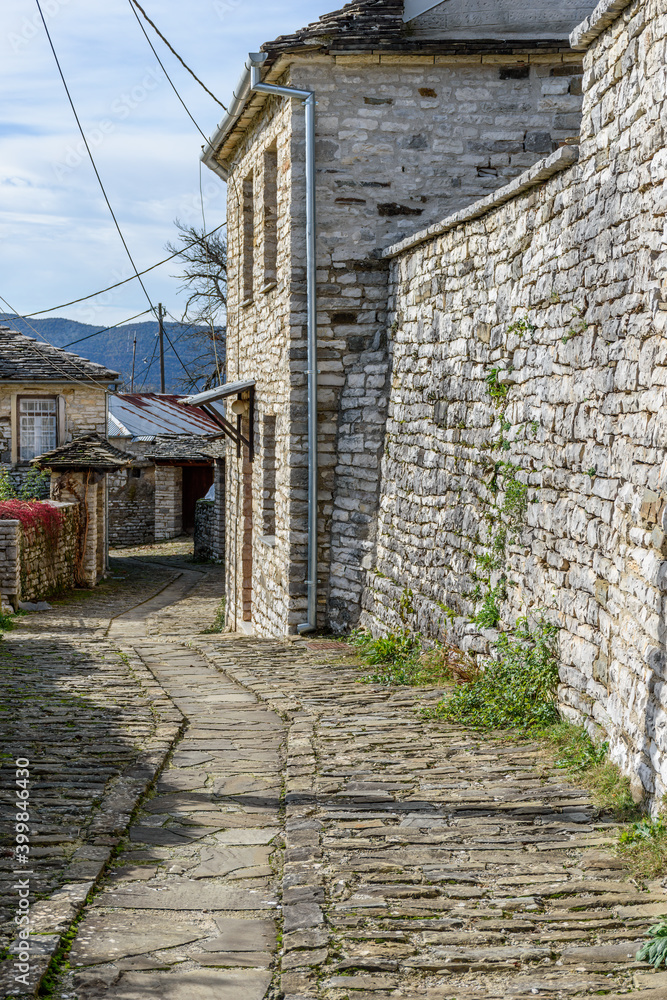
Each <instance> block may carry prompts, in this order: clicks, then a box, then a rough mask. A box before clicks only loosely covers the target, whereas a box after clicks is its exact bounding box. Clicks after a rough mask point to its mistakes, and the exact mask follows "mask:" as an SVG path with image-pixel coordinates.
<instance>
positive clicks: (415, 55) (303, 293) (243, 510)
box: [204, 0, 593, 634]
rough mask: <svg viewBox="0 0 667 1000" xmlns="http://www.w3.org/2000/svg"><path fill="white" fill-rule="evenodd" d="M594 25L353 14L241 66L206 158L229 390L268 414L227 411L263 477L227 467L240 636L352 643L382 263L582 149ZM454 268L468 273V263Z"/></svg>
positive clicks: (382, 315) (454, 13)
mask: <svg viewBox="0 0 667 1000" xmlns="http://www.w3.org/2000/svg"><path fill="white" fill-rule="evenodd" d="M592 7H593V3H592V2H590V0H551V2H546V0H532V2H529V3H527V4H523V5H520V4H515V3H511V2H509V0H501V2H495V3H487V2H483V0H446V2H441V3H428V2H425V0H406V2H405V3H404V2H403V0H355V2H353V3H349V4H347V5H346V6H345V7H344V8H343V9H342V10H339V11H337V12H334V13H332V14H329V15H326V16H324V17H323V18H321V19H320V20H319V21H317V22H316V23H314V24H312V25H310V26H308V27H307V28H305V29H303V30H301V31H299V32H297V33H295V34H293V35H288V36H282V37H280V38H278V39H276V40H275V41H274V42H271V43H268V44H266V45H264V46H263V51H262V53H261V54H258V55H257V56H256V57H254V58H251V61H250V62H249V63H248V64H247V67H246V70H245V72H244V74H243V76H242V78H241V81H240V83H239V86H238V88H237V90H236V92H235V95H234V100H233V103H232V105H231V110H230V113H229V115H228V116H227V117H226V118H225V120H224V121H223V122H222V123H221V125H220V127H219V129H218V131H217V133H216V135H215V136H214V138H213V140H212V142H211V144H210V145H209V146H208V147H207V148H206V150H205V152H204V162H205V163H206V164H207V165H208V166H209V167H211V169H213V170H215V171H216V172H217V173H219V174H220V175H221V176H222V177H223V178H224V179H225V180H227V182H228V192H229V194H228V198H229V200H228V233H229V261H230V269H229V290H228V295H229V297H228V332H227V370H228V378H229V379H231V380H233V381H234V382H238V383H239V384H241V385H243V384H244V383H247V384H252V386H253V391H254V400H255V401H254V404H253V403H252V401H251V399H250V394H249V392H246V393H245V394H244V393H241V394H240V398H239V399H238V400H237V402H236V404H234V406H235V409H234V411H233V412H234V413H235V414H236V418H237V426H238V430H239V433H241V432H243V433H244V434H245V436H246V438H247V439H248V436H249V428H250V424H251V422H252V423H253V425H254V427H255V428H256V434H255V438H254V445H255V455H254V456H251V454H250V449H249V448H248V447H246V446H244V447H243V448H238V447H237V449H236V452H234V449H233V448H231V449H230V450H229V452H228V461H227V490H226V493H227V527H226V536H227V560H226V562H227V611H228V624H230V625H231V626H233V627H236V628H240V627H243V628H245V629H253V630H256V631H258V632H260V633H264V634H284V633H290V632H294V631H295V630H296V629H297V628H298V627H300V626H301V627H302V628H303V630H306V629H309V628H312V627H314V626H315V625H316V624H317V625H319V626H330V627H333V628H334V629H337V630H342V629H343V628H345V627H348V626H350V625H353V624H355V623H356V622H357V621H358V618H359V614H360V610H361V596H362V590H363V587H364V572H365V569H364V567H366V568H369V567H370V566H371V565H372V560H373V558H374V556H373V553H374V539H375V527H376V520H377V518H376V509H377V505H378V495H379V486H380V480H379V475H380V463H381V459H382V455H383V452H384V449H385V421H386V414H387V401H388V392H389V386H390V368H389V361H390V357H389V350H388V332H389V333H390V332H391V330H390V328H389V324H388V322H387V300H388V284H387V282H388V271H389V265H388V261H387V260H386V259H385V258H383V256H382V251H383V249H384V248H385V247H387V246H388V245H390V244H393V243H396V242H398V241H400V240H402V239H403V238H405V237H406V236H409V235H410V234H412V233H414V232H416V231H417V230H418V229H421V228H424V227H427V226H429V225H431V224H435V223H437V222H438V221H439V220H440V219H442V218H443V216H444V215H447V214H448V213H452V212H456V211H458V210H460V209H462V208H464V207H465V206H466V205H469V204H470V203H471V202H473V201H475V200H476V199H479V198H480V197H482V196H484V195H486V194H487V193H488V192H490V191H493V190H494V189H496V188H498V187H500V186H502V185H504V184H506V183H507V182H508V181H511V180H512V179H513V178H515V177H517V176H518V175H519V174H521V173H522V172H523V171H525V170H526V168H528V167H530V166H531V165H532V164H534V163H535V162H536V161H538V160H539V159H540V158H541V157H543V156H544V155H545V154H550V153H552V152H553V151H554V150H555V149H557V148H559V147H560V146H561V145H563V144H567V143H568V142H570V141H575V140H576V136H577V135H578V130H579V123H580V118H581V101H582V97H581V92H582V55H581V53H579V52H573V51H572V49H571V47H570V44H569V40H568V36H569V32H570V31H571V30H572V29H573V28H574V27H575V25H576V24H577V23H578V22H579V21H580V20H581V19H582V18H583V17H585V16H586V15H587V14H589V13H590V11H591V10H592ZM276 85H280V86H282V87H290V88H298V90H299V91H302V92H303V93H302V94H301V98H300V99H292V98H290V96H289V94H286V93H285V92H282V93H276V92H275V90H274V91H273V92H270V88H271V87H272V86H273V87H275V86H276ZM306 92H310V93H314V95H315V100H316V102H317V108H316V115H315V126H314V143H313V144H312V145H310V144H309V142H308V136H307V134H306V131H305V121H306V119H307V116H308V114H309V113H310V112H309V110H308V108H306V111H305V112H304V107H303V103H304V99H307V93H306ZM306 103H307V104H309V107H310V106H312V98H310V99H308V100H306ZM309 150H310V151H311V152H313V153H314V161H315V169H314V177H315V208H316V212H315V213H314V214H315V215H316V220H314V219H312V214H313V213H311V221H313V223H314V224H315V226H316V253H315V254H311V256H310V257H309V243H308V239H307V225H306V223H307V218H306V215H307V210H308V206H309V205H310V204H311V203H310V202H309V201H308V193H309V187H308V185H307V180H306V176H307V170H306V168H307V165H308V164H307V160H308V155H309ZM309 264H310V268H309ZM315 265H316V267H315ZM456 267H458V268H459V269H460V270H461V272H462V273H465V270H466V268H467V267H468V264H467V261H466V259H465V256H463V257H461V259H460V260H459V261H457V263H456ZM309 287H310V290H311V293H312V292H314V291H315V290H316V293H317V314H316V319H315V302H314V295H313V294H311V295H310V296H309V295H308V288H309ZM309 316H310V330H311V337H310V341H309V338H308V336H307V331H308V328H309V327H308V323H309V319H308V317H309ZM315 326H316V331H315ZM313 341H314V342H315V343H316V345H317V350H318V359H317V364H316V366H315V365H314V364H313V365H311V368H310V369H309V364H311V361H312V359H313V357H314V353H313V348H312V344H313ZM309 342H310V345H311V346H310V347H309V346H308V344H309ZM315 367H316V369H317V373H316V374H317V389H314V382H315V374H312V375H311V376H310V379H311V398H312V397H313V396H314V395H317V397H318V398H317V403H316V404H315V403H313V404H312V405H311V408H310V410H309V409H308V404H307V383H308V378H309V376H308V372H309V370H310V371H312V372H313V373H315ZM315 411H316V417H317V431H316V433H315V431H314V430H313V419H312V417H313V415H314V413H315ZM309 412H310V415H311V419H310V422H309V419H308V414H309ZM309 426H310V428H311V432H310V446H309V444H308V428H309ZM315 437H316V438H317V451H318V453H319V454H318V461H317V474H316V475H315V473H314V467H315V451H316V449H315V447H314V440H315ZM309 456H310V463H309ZM252 458H254V460H251V459H252ZM309 469H310V475H309ZM315 484H316V485H317V497H316V496H315V493H316V490H315ZM309 498H310V503H309ZM309 554H310V559H309ZM314 561H316V562H317V568H318V571H317V573H312V572H309V568H308V567H309V566H310V567H312V566H313V562H314ZM309 597H310V603H309Z"/></svg>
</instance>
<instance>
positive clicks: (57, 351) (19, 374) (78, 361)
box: [0, 326, 120, 388]
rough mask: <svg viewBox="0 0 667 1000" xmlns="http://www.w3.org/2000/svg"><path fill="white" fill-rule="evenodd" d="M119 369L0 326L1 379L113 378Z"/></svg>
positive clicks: (19, 380)
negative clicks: (115, 369)
mask: <svg viewBox="0 0 667 1000" xmlns="http://www.w3.org/2000/svg"><path fill="white" fill-rule="evenodd" d="M119 378H120V375H119V373H118V372H114V371H111V370H110V369H109V368H106V367H105V365H98V364H97V363H96V362H94V361H88V359H87V358H81V357H79V355H78V354H72V353H71V352H70V351H63V350H62V348H60V347H53V346H52V345H51V344H44V343H41V342H40V341H37V340H35V339H34V338H33V337H26V336H25V334H23V333H19V332H18V331H17V330H10V329H9V327H7V326H0V382H71V381H73V380H76V381H77V382H99V383H101V384H102V385H103V386H104V387H105V388H106V383H108V382H116V381H118V379H119Z"/></svg>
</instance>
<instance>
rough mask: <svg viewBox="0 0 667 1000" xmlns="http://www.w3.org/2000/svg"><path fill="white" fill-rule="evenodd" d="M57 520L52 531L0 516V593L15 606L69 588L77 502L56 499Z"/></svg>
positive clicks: (72, 582)
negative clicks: (20, 602) (57, 500)
mask: <svg viewBox="0 0 667 1000" xmlns="http://www.w3.org/2000/svg"><path fill="white" fill-rule="evenodd" d="M49 503H50V506H52V507H56V508H57V509H58V510H59V511H60V512H61V518H62V520H61V523H60V525H59V527H58V529H57V531H56V533H55V534H54V535H51V534H50V533H49V532H48V531H47V530H45V529H44V528H43V527H42V526H41V525H39V524H37V525H35V526H34V527H25V526H23V525H22V524H21V522H20V521H16V520H0V594H1V596H2V598H3V599H5V600H6V601H8V602H9V603H11V604H13V605H14V606H15V607H16V606H17V605H18V602H19V601H39V600H43V599H44V598H46V597H49V596H50V595H51V594H55V593H60V592H62V591H64V590H71V589H72V588H73V587H74V585H75V582H76V562H77V558H78V551H79V548H78V547H79V537H78V533H79V505H78V504H73V503H56V502H55V501H49Z"/></svg>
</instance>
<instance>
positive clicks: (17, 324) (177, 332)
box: [0, 314, 224, 393]
mask: <svg viewBox="0 0 667 1000" xmlns="http://www.w3.org/2000/svg"><path fill="white" fill-rule="evenodd" d="M0 322H2V324H3V325H5V326H8V327H10V328H11V329H12V330H18V331H19V333H24V334H26V336H28V337H34V338H35V339H36V340H39V339H40V336H41V337H43V338H44V340H46V341H48V343H49V344H53V346H54V347H64V348H66V349H67V350H68V351H72V352H73V353H74V354H78V355H80V356H81V357H82V358H88V360H89V361H97V362H98V363H99V364H104V365H107V367H109V368H111V369H112V370H113V371H117V372H120V373H121V376H122V379H123V386H122V388H123V389H124V390H125V391H126V392H129V390H130V382H131V377H132V348H133V343H134V336H135V334H136V337H137V358H136V365H135V377H134V388H135V391H136V392H140V391H141V392H159V391H160V358H159V351H158V346H157V345H158V324H157V322H155V321H154V322H150V323H130V324H128V325H127V326H119V327H116V329H115V330H108V331H106V332H104V333H98V331H100V330H104V329H105V328H104V327H103V326H90V325H89V324H88V323H78V322H77V321H76V320H73V319H31V320H24V319H21V318H19V317H18V316H13V315H8V314H4V315H3V314H0ZM164 326H165V333H166V336H165V341H164V372H165V383H166V385H165V388H166V391H167V392H177V393H178V392H187V391H195V390H196V389H201V388H204V387H205V385H204V383H205V377H204V376H203V375H202V376H201V377H199V378H196V376H197V375H198V374H199V373H200V372H204V371H208V372H214V371H215V364H214V363H210V362H208V358H207V354H208V349H207V344H206V341H205V340H204V339H203V338H200V337H197V336H196V334H197V333H200V334H203V333H204V332H205V328H204V327H192V326H188V325H187V324H183V323H165V325H164ZM90 334H98V335H97V336H92V337H91V336H90ZM38 335H39V336H38ZM193 335H194V336H193ZM84 338H86V339H84ZM167 338H168V339H167ZM73 341H80V343H73ZM169 341H171V343H172V344H173V346H174V348H175V350H176V351H177V352H178V355H179V356H180V358H181V361H182V362H183V365H185V367H186V368H187V369H189V370H190V372H191V373H192V374H193V376H195V384H194V388H193V382H192V380H191V379H189V378H188V375H187V374H186V372H185V371H184V370H183V365H182V364H181V362H180V361H179V360H178V358H177V357H176V353H175V351H174V349H173V348H172V347H171V346H170V344H169ZM218 351H219V363H220V367H221V369H222V370H224V346H223V349H222V351H220V347H218ZM220 354H221V355H222V356H220ZM202 357H203V358H204V360H203V361H202ZM214 381H215V380H214Z"/></svg>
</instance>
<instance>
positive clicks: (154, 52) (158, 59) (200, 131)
mask: <svg viewBox="0 0 667 1000" xmlns="http://www.w3.org/2000/svg"><path fill="white" fill-rule="evenodd" d="M128 3H129V5H130V9H131V11H132V13H133V14H134V16H135V17H136V19H137V24H138V25H139V27H140V28H141V30H142V32H143V35H144V38H145V39H146V41H147V42H148V44H149V45H150V47H151V51H152V52H153V55H154V56H155V58H156V59H157V61H158V63H159V64H160V68H161V70H162V72H163V73H164V75H165V76H166V78H167V80H168V81H169V85H170V86H171V89H172V90H173V92H174V93H175V94H176V97H177V98H178V99H179V101H180V102H181V104H182V105H183V108H184V109H185V113H186V115H187V116H188V118H189V119H190V121H191V122H192V124H193V125H194V127H195V128H196V129H197V131H198V132H199V134H200V136H201V137H202V139H203V140H204V141H205V142H208V141H209V139H208V138H207V136H205V135H204V133H203V132H202V130H201V129H200V127H199V125H198V124H197V122H196V121H195V119H194V117H193V116H192V114H191V113H190V109H189V108H188V106H187V105H186V103H185V101H184V100H183V98H182V97H181V95H180V94H179V92H178V91H177V90H176V85H175V84H174V81H173V80H172V78H171V77H170V76H169V74H168V73H167V70H166V69H165V67H164V64H163V62H162V60H161V59H160V57H159V55H158V54H157V52H156V51H155V46H154V45H153V43H152V42H151V40H150V38H149V37H148V33H147V31H146V29H145V28H144V26H143V24H142V23H141V20H140V18H139V15H138V14H137V11H136V9H135V6H134V4H133V3H132V0H128Z"/></svg>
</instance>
